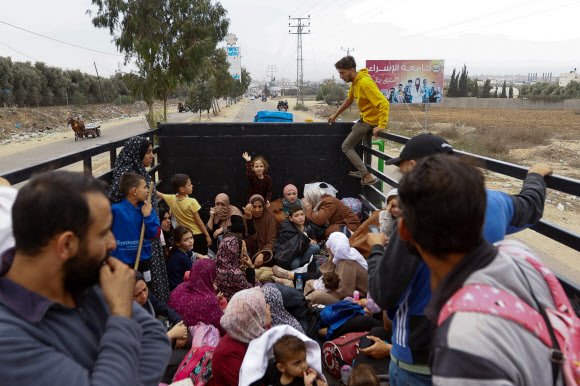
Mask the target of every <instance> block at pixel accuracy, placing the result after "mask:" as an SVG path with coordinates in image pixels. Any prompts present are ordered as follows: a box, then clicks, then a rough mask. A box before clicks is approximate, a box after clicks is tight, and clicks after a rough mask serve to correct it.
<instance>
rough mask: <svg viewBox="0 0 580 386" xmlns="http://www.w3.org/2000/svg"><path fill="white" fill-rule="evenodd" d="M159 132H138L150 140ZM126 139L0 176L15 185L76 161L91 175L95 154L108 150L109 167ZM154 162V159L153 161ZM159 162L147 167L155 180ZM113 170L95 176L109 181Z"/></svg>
mask: <svg viewBox="0 0 580 386" xmlns="http://www.w3.org/2000/svg"><path fill="white" fill-rule="evenodd" d="M157 134H159V129H155V130H151V131H146V132H144V133H141V134H138V135H139V136H142V137H147V138H149V140H150V141H151V142H153V137H154V136H155V135H157ZM126 140H127V139H121V140H119V141H115V142H110V143H107V144H104V145H98V146H95V147H92V148H90V149H87V150H82V151H79V152H77V153H72V154H68V155H65V156H62V157H58V158H53V159H51V160H48V161H46V162H42V163H39V164H37V165H33V166H29V167H26V168H24V169H18V170H13V171H9V172H6V173H4V174H2V175H0V177H4V178H6V179H7V180H8V181H9V182H10V183H11V184H12V185H16V184H18V183H21V182H24V181H27V180H29V179H30V178H31V177H32V176H33V175H35V174H39V173H42V172H46V171H49V170H57V169H60V168H63V167H66V166H69V165H72V164H75V163H77V162H82V163H83V170H84V172H85V174H87V175H92V174H93V162H92V159H93V157H95V156H99V155H101V154H103V153H107V152H109V160H110V163H111V167H112V166H113V165H115V160H116V159H117V149H118V148H120V147H122V146H123V144H124V143H125V141H126ZM159 150H160V148H159V146H157V147H155V148H154V149H153V152H154V153H158V152H159ZM153 162H155V160H154V161H153ZM160 167H161V165H160V164H153V166H152V167H151V169H149V175H151V177H152V178H153V180H155V173H157V172H158V171H159V169H160ZM112 174H113V171H112V170H108V171H106V172H104V173H102V174H100V175H98V176H96V177H97V178H99V179H101V180H104V181H106V182H110V180H111V177H112Z"/></svg>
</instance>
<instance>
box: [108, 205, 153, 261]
mask: <svg viewBox="0 0 580 386" xmlns="http://www.w3.org/2000/svg"><path fill="white" fill-rule="evenodd" d="M141 207H143V203H140V204H139V206H138V207H134V206H133V205H132V204H131V203H130V202H129V201H127V199H126V198H124V199H123V201H121V202H120V203H118V204H113V205H112V206H111V211H112V212H113V234H114V235H115V239H116V240H117V249H115V250H114V251H113V252H111V256H114V257H116V258H117V259H119V260H121V261H122V262H123V263H125V264H135V258H136V257H137V249H138V248H139V238H140V237H141V226H142V224H143V222H145V237H144V238H143V247H142V249H141V257H140V259H139V260H147V259H149V258H150V257H151V241H150V240H151V239H154V238H155V237H157V236H159V232H160V230H161V227H160V225H159V219H158V218H157V214H156V213H155V210H153V209H151V214H150V215H149V216H147V217H143V213H141Z"/></svg>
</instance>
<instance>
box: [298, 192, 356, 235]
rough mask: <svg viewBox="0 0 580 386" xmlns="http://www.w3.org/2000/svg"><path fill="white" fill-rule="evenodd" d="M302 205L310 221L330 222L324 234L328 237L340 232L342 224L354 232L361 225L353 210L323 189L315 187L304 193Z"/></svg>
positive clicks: (318, 222)
mask: <svg viewBox="0 0 580 386" xmlns="http://www.w3.org/2000/svg"><path fill="white" fill-rule="evenodd" d="M302 205H303V207H304V209H305V210H306V218H307V219H308V221H311V222H313V223H314V224H316V225H319V226H324V225H326V224H328V227H327V228H326V231H325V232H324V236H325V237H328V236H329V235H330V234H331V233H332V232H340V231H341V228H340V226H341V225H344V226H346V227H347V228H348V229H349V230H350V231H352V232H354V231H356V230H357V229H358V227H359V226H360V220H359V219H358V217H357V216H356V214H354V213H353V211H352V210H350V208H349V207H348V206H346V205H344V204H343V203H342V202H341V201H340V200H339V199H338V198H336V197H332V196H331V195H330V194H327V193H326V192H325V191H324V190H323V189H320V188H315V189H311V190H309V191H307V192H306V193H304V200H303V201H302Z"/></svg>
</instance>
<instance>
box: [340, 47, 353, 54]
mask: <svg viewBox="0 0 580 386" xmlns="http://www.w3.org/2000/svg"><path fill="white" fill-rule="evenodd" d="M340 49H341V50H343V51H344V52H346V55H350V52H351V51H354V48H342V47H340Z"/></svg>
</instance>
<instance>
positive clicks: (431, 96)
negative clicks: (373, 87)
mask: <svg viewBox="0 0 580 386" xmlns="http://www.w3.org/2000/svg"><path fill="white" fill-rule="evenodd" d="M366 65H367V68H368V70H369V75H370V76H371V78H372V79H373V80H374V81H375V83H376V84H377V86H378V87H379V90H381V93H382V94H383V95H384V96H385V97H386V98H387V99H388V100H389V103H441V100H442V99H443V76H444V74H443V69H444V67H445V61H444V60H367V62H366Z"/></svg>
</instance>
